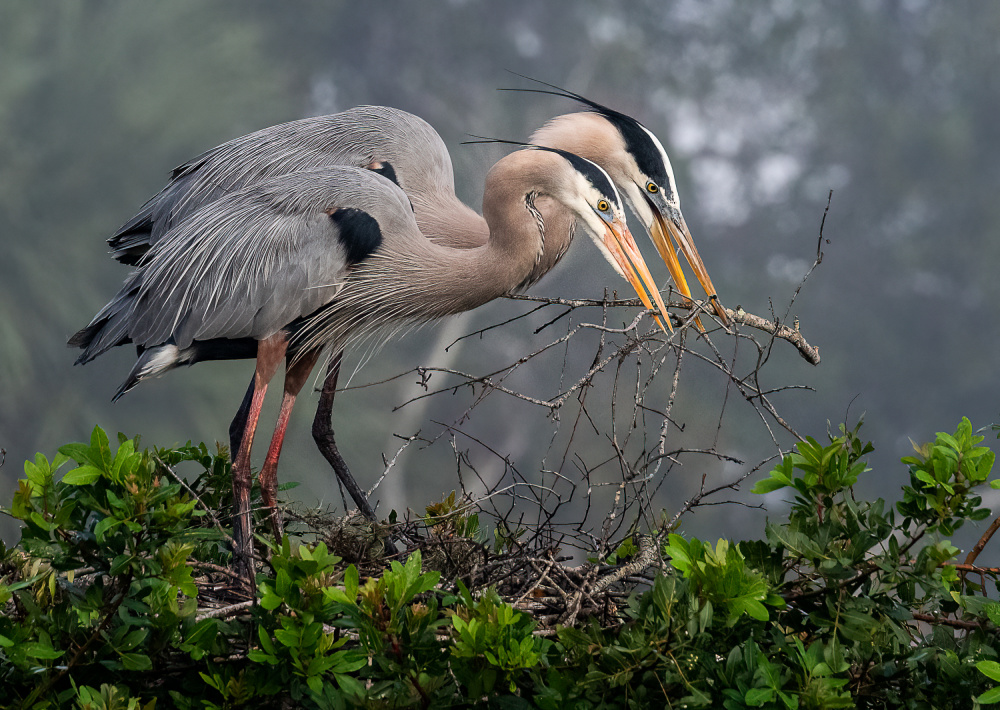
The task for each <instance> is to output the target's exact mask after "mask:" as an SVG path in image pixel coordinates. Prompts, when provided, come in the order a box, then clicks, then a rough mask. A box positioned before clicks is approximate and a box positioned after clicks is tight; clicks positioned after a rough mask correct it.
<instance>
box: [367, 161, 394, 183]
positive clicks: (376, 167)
mask: <svg viewBox="0 0 1000 710" xmlns="http://www.w3.org/2000/svg"><path fill="white" fill-rule="evenodd" d="M368 169H369V170H371V171H372V172H373V173H378V174H379V175H381V176H382V177H384V178H388V179H389V180H392V181H393V182H394V183H396V184H397V185H399V178H397V177H396V169H395V168H393V167H392V163H387V162H385V161H382V162H378V163H372V164H371V165H370V166H368ZM399 186H400V187H402V185H399Z"/></svg>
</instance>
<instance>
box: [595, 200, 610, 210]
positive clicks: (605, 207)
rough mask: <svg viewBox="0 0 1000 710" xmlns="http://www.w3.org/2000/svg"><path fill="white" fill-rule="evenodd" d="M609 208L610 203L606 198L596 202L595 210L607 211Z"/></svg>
mask: <svg viewBox="0 0 1000 710" xmlns="http://www.w3.org/2000/svg"><path fill="white" fill-rule="evenodd" d="M610 208H611V205H609V204H608V201H607V200H601V201H600V202H598V203H597V210H598V211H599V212H607V211H608V210H609V209H610Z"/></svg>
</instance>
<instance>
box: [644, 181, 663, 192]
mask: <svg viewBox="0 0 1000 710" xmlns="http://www.w3.org/2000/svg"><path fill="white" fill-rule="evenodd" d="M646 189H647V190H649V191H650V192H659V191H660V188H659V187H657V185H656V183H655V182H651V183H649V184H648V185H646Z"/></svg>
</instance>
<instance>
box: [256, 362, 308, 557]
mask: <svg viewBox="0 0 1000 710" xmlns="http://www.w3.org/2000/svg"><path fill="white" fill-rule="evenodd" d="M318 357H319V350H316V351H313V352H310V353H306V354H305V355H303V356H302V357H300V358H299V359H298V360H295V361H294V362H290V363H289V364H288V365H287V367H286V370H285V393H284V396H283V397H282V398H281V411H280V412H279V413H278V423H277V424H275V425H274V435H273V436H272V437H271V445H270V447H268V449H267V458H265V459H264V466H263V468H261V469H260V494H261V497H262V498H263V499H264V507H265V508H266V509H267V513H268V518H269V519H270V521H271V528H272V529H273V530H274V539H275V540H276V541H277V542H278V544H279V545H280V544H281V513H279V512H278V457H279V456H281V446H282V444H284V442H285V430H286V429H287V428H288V417H289V416H290V415H291V413H292V407H293V406H295V398H296V397H297V396H298V394H299V392H301V391H302V386H303V385H305V383H306V380H307V379H309V373H310V372H312V369H313V367H314V366H315V365H316V359H317V358H318Z"/></svg>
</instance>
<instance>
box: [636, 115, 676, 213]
mask: <svg viewBox="0 0 1000 710" xmlns="http://www.w3.org/2000/svg"><path fill="white" fill-rule="evenodd" d="M637 123H638V122H637ZM639 128H641V129H642V130H644V131H645V132H646V135H647V136H649V139H650V140H651V141H653V145H655V146H656V149H657V150H658V151H660V157H661V158H663V167H664V168H666V170H667V179H668V180H669V181H670V184H669V185H661V186H660V187H662V188H664V189H666V190H669V191H670V194H669V195H667V201H668V202H673V203H674V204H676V205H677V206H678V207H680V202H681V200H680V197H679V196H678V195H677V181H676V180H675V179H674V168H673V166H672V165H670V158H668V157H667V151H666V150H664V148H663V144H662V143H660V139H659V138H657V137H656V135H655V134H654V133H653V132H652V131H651V130H649V129H648V128H646V127H645V126H644V125H642V124H641V123H639Z"/></svg>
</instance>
